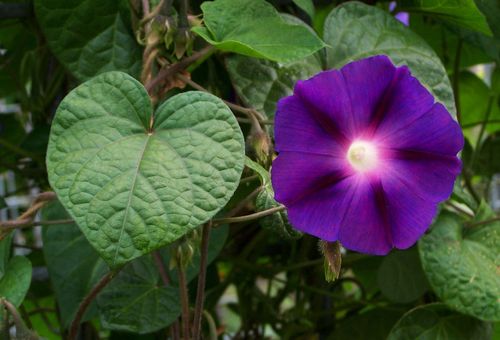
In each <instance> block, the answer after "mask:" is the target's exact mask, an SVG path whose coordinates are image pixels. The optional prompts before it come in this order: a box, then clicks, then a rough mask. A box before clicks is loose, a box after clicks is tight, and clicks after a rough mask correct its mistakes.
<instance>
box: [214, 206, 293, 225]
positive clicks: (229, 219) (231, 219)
mask: <svg viewBox="0 0 500 340" xmlns="http://www.w3.org/2000/svg"><path fill="white" fill-rule="evenodd" d="M282 210H285V206H283V205H280V206H278V207H274V208H271V209H267V210H264V211H259V212H256V213H254V214H250V215H245V216H238V217H227V218H216V219H214V220H213V223H214V225H220V224H230V223H240V222H248V221H253V220H257V219H259V218H262V217H265V216H269V215H272V214H274V213H277V212H279V211H282Z"/></svg>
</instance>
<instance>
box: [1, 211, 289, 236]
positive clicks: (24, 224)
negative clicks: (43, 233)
mask: <svg viewBox="0 0 500 340" xmlns="http://www.w3.org/2000/svg"><path fill="white" fill-rule="evenodd" d="M282 210H285V206H283V205H280V206H278V207H274V208H271V209H267V210H262V211H259V212H256V213H253V214H249V215H243V216H236V217H224V218H215V219H213V220H212V222H213V226H217V225H221V224H229V223H240V222H247V221H252V220H256V219H259V218H261V217H265V216H269V215H272V214H274V213H277V212H279V211H282ZM18 222H19V223H18ZM70 223H75V221H74V220H71V219H64V220H52V221H32V220H29V221H28V220H26V219H23V220H19V221H5V222H0V231H2V228H5V229H7V230H11V229H20V228H28V227H36V226H39V225H42V226H43V225H45V226H50V225H60V224H70Z"/></svg>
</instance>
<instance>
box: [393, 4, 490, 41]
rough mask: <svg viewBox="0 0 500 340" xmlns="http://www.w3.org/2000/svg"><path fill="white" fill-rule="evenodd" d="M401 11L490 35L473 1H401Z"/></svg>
mask: <svg viewBox="0 0 500 340" xmlns="http://www.w3.org/2000/svg"><path fill="white" fill-rule="evenodd" d="M398 5H400V6H401V10H404V11H410V12H411V11H414V12H419V13H427V14H429V15H432V16H434V17H436V18H439V19H442V20H444V21H447V22H449V23H452V24H455V25H458V26H462V27H464V28H468V29H471V30H475V31H478V32H481V33H483V34H486V35H491V30H490V27H489V26H488V23H487V22H486V18H485V17H484V15H483V13H481V11H480V10H479V9H478V8H477V7H476V4H475V3H474V0H439V1H436V0H402V1H401V2H400V3H398Z"/></svg>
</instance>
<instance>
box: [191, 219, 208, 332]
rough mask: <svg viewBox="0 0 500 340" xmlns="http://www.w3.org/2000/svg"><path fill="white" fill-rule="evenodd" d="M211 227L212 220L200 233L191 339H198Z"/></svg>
mask: <svg viewBox="0 0 500 340" xmlns="http://www.w3.org/2000/svg"><path fill="white" fill-rule="evenodd" d="M211 229H212V222H208V223H206V224H205V225H203V231H202V235H201V248H200V273H199V274H198V287H197V291H196V302H195V308H194V318H193V339H194V340H199V339H200V331H201V317H202V314H203V305H204V302H205V281H206V277H207V261H208V242H209V239H210V230H211Z"/></svg>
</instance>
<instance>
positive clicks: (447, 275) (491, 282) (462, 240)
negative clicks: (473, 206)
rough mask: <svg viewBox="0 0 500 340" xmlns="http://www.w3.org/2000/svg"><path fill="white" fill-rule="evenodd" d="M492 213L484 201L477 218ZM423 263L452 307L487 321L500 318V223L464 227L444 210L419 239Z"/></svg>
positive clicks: (427, 273) (433, 282)
mask: <svg viewBox="0 0 500 340" xmlns="http://www.w3.org/2000/svg"><path fill="white" fill-rule="evenodd" d="M491 216H492V212H491V210H490V209H489V207H487V205H486V204H484V203H483V204H482V205H481V207H480V209H479V212H478V214H477V216H476V220H477V221H481V220H485V219H488V218H490V217H491ZM419 251H420V258H421V260H422V266H423V268H424V271H425V273H426V275H427V278H428V279H429V282H430V284H431V286H432V288H433V289H434V291H435V292H436V294H437V295H438V296H439V297H440V298H441V300H443V302H445V303H446V304H447V305H448V306H450V307H451V308H453V309H456V310H458V311H460V312H462V313H466V314H469V315H472V316H475V317H477V318H480V319H483V320H490V321H491V320H497V321H498V320H500V301H499V300H498V297H499V296H500V275H499V273H498V266H499V265H500V222H494V223H490V224H486V225H482V226H477V227H468V228H466V229H464V226H463V223H462V222H461V221H460V220H459V219H458V217H457V216H456V215H454V214H451V213H447V212H443V213H442V214H441V215H440V216H439V217H438V219H437V221H436V222H435V223H434V225H433V227H432V229H431V231H430V233H429V234H427V235H426V236H424V237H423V238H422V239H421V240H420V242H419Z"/></svg>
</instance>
